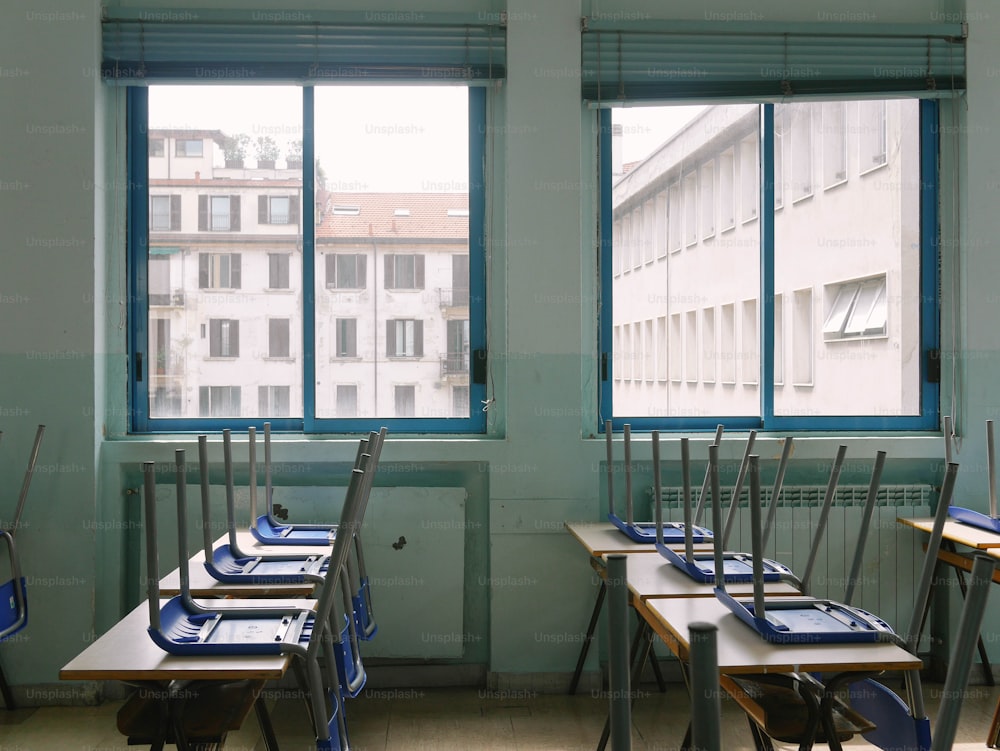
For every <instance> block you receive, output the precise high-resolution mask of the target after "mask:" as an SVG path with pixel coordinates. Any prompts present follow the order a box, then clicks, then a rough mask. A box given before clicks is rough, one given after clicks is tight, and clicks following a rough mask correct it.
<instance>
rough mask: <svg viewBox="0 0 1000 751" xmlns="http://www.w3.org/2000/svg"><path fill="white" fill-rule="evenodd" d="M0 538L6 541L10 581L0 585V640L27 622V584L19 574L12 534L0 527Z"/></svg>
mask: <svg viewBox="0 0 1000 751" xmlns="http://www.w3.org/2000/svg"><path fill="white" fill-rule="evenodd" d="M0 539H2V540H3V541H4V542H5V543H7V554H8V556H9V559H10V574H11V576H10V581H8V582H6V583H4V584H3V585H2V586H0V641H3V640H4V639H7V638H8V637H10V636H13V635H14V634H16V633H17V632H18V631H20V630H21V629H22V628H24V626H25V625H26V624H27V622H28V597H27V584H26V582H25V580H24V577H23V576H22V575H21V565H20V562H19V561H18V557H17V549H16V548H15V546H14V536H13V535H12V534H11V533H10V532H8V531H7V530H4V529H0Z"/></svg>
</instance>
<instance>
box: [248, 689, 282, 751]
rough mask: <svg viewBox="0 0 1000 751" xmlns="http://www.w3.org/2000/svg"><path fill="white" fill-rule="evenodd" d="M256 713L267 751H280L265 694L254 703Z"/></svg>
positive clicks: (259, 696)
mask: <svg viewBox="0 0 1000 751" xmlns="http://www.w3.org/2000/svg"><path fill="white" fill-rule="evenodd" d="M253 709H254V713H255V714H256V715H257V724H258V725H259V726H260V734H261V736H262V737H263V739H264V748H265V750H266V751H278V739H277V738H276V737H275V735H274V726H273V725H272V724H271V715H270V713H269V712H268V711H267V702H266V701H265V700H264V694H263V693H261V694H259V695H258V696H257V698H256V700H254V703H253Z"/></svg>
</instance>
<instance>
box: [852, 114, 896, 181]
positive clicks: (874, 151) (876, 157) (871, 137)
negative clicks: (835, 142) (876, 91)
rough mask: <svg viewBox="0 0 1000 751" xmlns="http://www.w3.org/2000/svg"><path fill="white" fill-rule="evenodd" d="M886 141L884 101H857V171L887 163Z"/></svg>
mask: <svg viewBox="0 0 1000 751" xmlns="http://www.w3.org/2000/svg"><path fill="white" fill-rule="evenodd" d="M886 142H887V137H886V102H885V101H880V100H875V101H863V102H858V171H859V172H860V173H861V174H862V175H863V174H865V173H866V172H871V171H872V170H874V169H878V168H879V167H884V166H885V165H886V164H888V162H889V158H888V154H887V150H886Z"/></svg>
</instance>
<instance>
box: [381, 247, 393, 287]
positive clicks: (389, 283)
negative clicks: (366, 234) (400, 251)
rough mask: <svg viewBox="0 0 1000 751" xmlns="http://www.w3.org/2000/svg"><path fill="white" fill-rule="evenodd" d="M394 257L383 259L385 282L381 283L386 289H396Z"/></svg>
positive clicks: (389, 256) (388, 256)
mask: <svg viewBox="0 0 1000 751" xmlns="http://www.w3.org/2000/svg"><path fill="white" fill-rule="evenodd" d="M395 270H396V256H394V255H387V256H386V257H385V280H384V281H383V282H382V284H383V286H384V287H385V288H386V289H395V287H396V275H395Z"/></svg>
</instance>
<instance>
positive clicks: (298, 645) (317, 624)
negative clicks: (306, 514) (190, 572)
mask: <svg viewBox="0 0 1000 751" xmlns="http://www.w3.org/2000/svg"><path fill="white" fill-rule="evenodd" d="M175 461H176V475H177V480H176V483H177V516H178V528H179V533H178V539H179V540H180V541H181V542H180V543H179V544H180V546H181V552H182V565H181V572H180V573H181V588H182V592H181V594H180V595H178V596H176V597H173V598H171V599H170V600H169V601H167V602H166V603H165V604H161V602H160V598H159V585H158V578H159V575H158V570H157V569H158V566H157V552H156V550H157V548H156V483H155V470H154V464H153V462H145V463H143V467H142V469H143V474H144V486H145V507H146V525H145V526H146V544H147V581H148V589H147V598H148V602H149V621H150V626H149V635H150V637H151V638H152V640H153V641H154V642H155V643H156V644H157V645H158V646H159V647H160V648H162V649H163V650H164V651H166V652H169V653H170V654H176V655H186V656H192V657H196V656H199V655H202V656H205V655H259V654H270V655H278V654H287V655H291V656H293V657H294V658H295V660H296V661H297V664H298V665H299V666H300V670H301V672H302V674H303V676H304V677H303V681H304V683H305V687H306V694H307V697H308V707H309V709H310V716H311V718H312V720H313V725H314V730H315V734H316V747H317V749H318V751H341V749H346V748H347V747H348V741H347V726H346V720H345V718H344V713H343V705H342V696H341V691H342V688H341V687H342V685H343V684H350V678H351V676H345V674H344V673H343V672H342V670H343V662H342V661H341V662H340V663H338V657H337V655H336V654H335V650H334V644H335V643H336V642H337V641H338V640H341V641H342V640H343V633H344V629H346V628H348V627H349V623H348V624H347V625H345V627H344V629H333V628H331V625H330V624H331V613H332V612H333V611H334V610H335V600H336V590H337V588H338V584H339V583H340V582H341V575H340V574H341V572H342V571H343V569H344V567H345V565H346V561H347V557H348V554H349V552H350V545H351V537H352V534H353V532H354V531H356V529H357V527H358V525H359V523H360V522H359V520H360V519H361V518H362V517H363V515H364V510H365V506H366V505H367V501H368V491H369V490H370V484H368V483H367V482H366V481H365V471H364V463H365V462H366V459H364V460H363V461H362V463H361V464H362V466H360V467H358V468H355V469H353V470H352V472H351V477H350V481H349V483H348V489H347V496H346V499H345V502H344V507H343V510H342V512H341V516H340V523H339V529H340V530H341V534H339V535H338V536H337V539H336V540H335V541H334V544H333V550H332V552H331V555H330V564H329V569H328V572H327V576H326V578H325V579H324V582H323V585H322V587H321V589H320V593H319V599H318V602H317V603H316V607H315V609H312V608H310V607H307V606H305V605H303V606H302V607H285V608H282V607H277V606H275V607H247V608H239V607H234V608H227V609H225V610H222V609H219V610H213V609H211V608H210V607H206V606H204V605H201V604H199V603H197V602H195V601H194V600H193V599H192V598H191V596H190V588H189V582H188V576H187V566H186V557H184V556H183V553H186V550H185V549H186V543H185V542H184V538H185V534H184V532H183V530H185V529H186V511H185V507H186V467H185V462H184V451H183V450H178V451H177V452H175ZM344 532H347V534H344ZM346 620H347V621H350V620H351V619H346ZM334 632H336V633H334ZM321 653H322V663H323V664H325V667H326V671H327V675H328V679H327V681H324V679H323V665H321Z"/></svg>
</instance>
